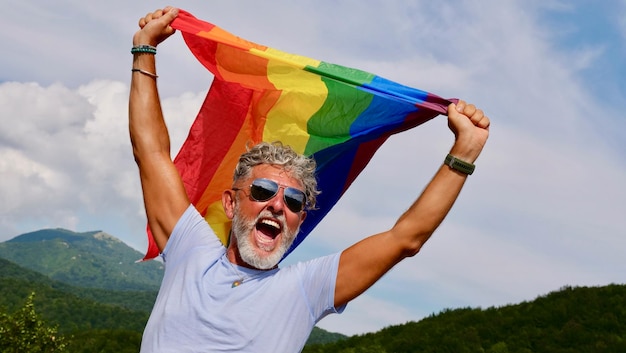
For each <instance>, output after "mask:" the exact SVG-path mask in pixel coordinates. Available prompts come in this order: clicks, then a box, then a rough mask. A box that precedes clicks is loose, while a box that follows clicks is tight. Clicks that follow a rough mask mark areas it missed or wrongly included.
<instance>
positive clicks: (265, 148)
mask: <svg viewBox="0 0 626 353" xmlns="http://www.w3.org/2000/svg"><path fill="white" fill-rule="evenodd" d="M260 164H270V165H277V166H281V167H283V168H284V169H285V170H286V171H287V172H289V173H290V174H291V176H292V177H294V178H296V179H298V180H299V181H300V182H301V183H302V186H303V187H304V193H305V194H306V199H307V204H306V205H305V207H306V209H308V210H314V209H315V203H316V199H317V195H319V194H320V191H319V190H318V189H317V180H316V179H315V168H316V164H315V160H314V159H313V158H308V157H305V156H303V155H301V154H299V153H297V152H296V151H294V150H293V149H292V148H291V147H290V146H286V145H283V144H282V142H280V141H276V142H272V143H268V142H261V143H259V144H257V145H255V146H253V147H252V148H249V147H248V148H247V152H244V153H243V154H242V155H241V156H240V157H239V162H238V163H237V166H236V167H235V173H234V175H233V182H237V181H238V180H241V179H245V178H248V177H250V175H251V173H252V168H253V167H255V166H257V165H260Z"/></svg>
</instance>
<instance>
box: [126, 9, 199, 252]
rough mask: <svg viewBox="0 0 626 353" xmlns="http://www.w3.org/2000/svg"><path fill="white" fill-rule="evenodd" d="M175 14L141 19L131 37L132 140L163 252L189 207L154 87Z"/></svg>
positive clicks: (164, 12)
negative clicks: (161, 49) (158, 53)
mask: <svg viewBox="0 0 626 353" xmlns="http://www.w3.org/2000/svg"><path fill="white" fill-rule="evenodd" d="M177 14H178V10H177V9H173V8H165V9H163V10H157V11H155V12H153V13H150V14H148V15H146V16H145V17H143V18H141V19H140V20H139V27H140V30H139V31H137V33H135V35H134V36H133V67H132V78H131V83H130V98H129V104H128V113H129V130H130V139H131V143H132V145H133V154H134V157H135V161H136V162H137V166H138V167H139V175H140V179H141V186H142V189H143V198H144V204H145V208H146V214H147V217H148V225H149V226H150V230H151V231H152V235H153V236H154V239H155V242H156V244H157V246H158V247H159V250H160V251H162V250H163V248H165V244H166V243H167V239H168V238H169V236H170V234H171V232H172V230H173V229H174V226H175V225H176V222H177V221H178V219H179V218H180V216H181V215H182V214H183V212H184V211H185V209H186V208H187V207H188V206H189V199H188V198H187V194H186V192H185V189H184V186H183V184H182V180H181V178H180V175H179V174H178V171H177V170H176V168H175V167H174V163H173V162H172V159H171V155H170V140H169V134H168V131H167V127H166V125H165V121H164V119H163V112H162V110H161V102H160V101H159V92H158V90H157V83H156V79H157V76H156V64H155V52H156V46H157V45H158V44H159V43H161V42H162V41H163V40H165V39H167V38H168V37H169V36H170V35H172V34H173V33H174V29H173V28H172V27H170V23H171V22H172V21H173V20H174V18H176V15H177Z"/></svg>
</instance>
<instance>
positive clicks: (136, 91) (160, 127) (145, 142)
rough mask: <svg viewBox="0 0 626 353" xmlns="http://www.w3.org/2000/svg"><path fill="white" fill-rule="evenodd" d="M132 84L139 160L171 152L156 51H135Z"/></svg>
mask: <svg viewBox="0 0 626 353" xmlns="http://www.w3.org/2000/svg"><path fill="white" fill-rule="evenodd" d="M133 69H139V70H142V71H145V73H144V72H141V71H133V72H132V78H131V84H130V99H129V129H130V137H131V142H132V145H133V153H134V155H135V158H136V160H137V163H140V162H141V159H142V158H144V157H145V156H147V155H150V154H151V153H169V148H170V146H169V144H170V142H169V135H168V132H167V127H166V125H165V121H164V119H163V112H162V110H161V103H160V101H159V93H158V90H157V83H156V77H152V76H151V75H149V74H148V73H151V74H156V65H155V57H154V55H153V54H134V57H133Z"/></svg>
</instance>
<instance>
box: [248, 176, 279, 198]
mask: <svg viewBox="0 0 626 353" xmlns="http://www.w3.org/2000/svg"><path fill="white" fill-rule="evenodd" d="M277 192H278V184H276V183H275V182H273V181H271V180H267V179H256V180H254V181H253V182H252V185H250V195H251V196H252V198H254V199H255V200H257V201H267V200H269V199H271V198H272V197H274V195H276V193H277Z"/></svg>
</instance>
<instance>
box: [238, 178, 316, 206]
mask: <svg viewBox="0 0 626 353" xmlns="http://www.w3.org/2000/svg"><path fill="white" fill-rule="evenodd" d="M281 188H282V189H283V190H284V192H283V200H284V201H285V205H287V208H289V210H291V212H293V213H298V212H300V211H302V209H303V208H304V205H305V204H306V194H305V193H304V191H302V190H299V189H296V188H292V187H285V186H283V185H279V184H278V183H277V182H275V181H273V180H270V179H265V178H260V179H254V181H252V184H250V197H252V199H253V200H254V201H258V202H264V201H268V200H270V199H272V198H273V197H274V196H276V194H278V190H280V189H281ZM233 190H234V191H239V190H241V189H239V188H233Z"/></svg>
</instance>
